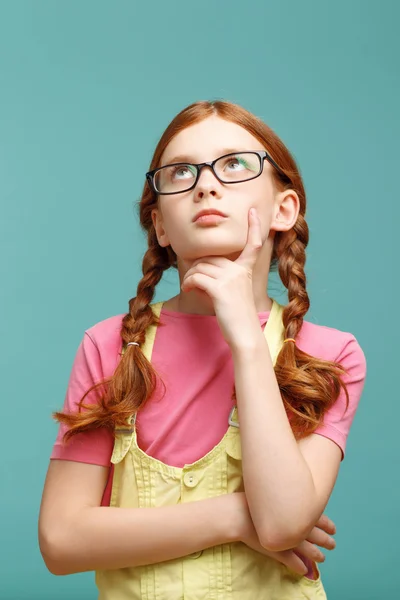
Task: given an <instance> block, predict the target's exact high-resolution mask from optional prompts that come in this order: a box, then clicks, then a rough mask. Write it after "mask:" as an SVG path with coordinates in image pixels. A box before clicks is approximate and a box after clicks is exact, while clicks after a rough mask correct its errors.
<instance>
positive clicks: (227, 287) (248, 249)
mask: <svg viewBox="0 0 400 600" xmlns="http://www.w3.org/2000/svg"><path fill="white" fill-rule="evenodd" d="M252 211H254V213H252ZM248 225H249V228H248V234H247V242H246V245H245V247H244V249H243V251H242V253H241V254H240V256H239V257H238V258H237V259H236V260H235V261H232V260H229V259H228V258H226V257H224V256H205V257H203V258H200V259H198V260H196V261H194V263H193V264H192V265H191V267H190V269H188V271H187V272H186V274H185V276H184V278H183V280H182V284H181V289H182V291H183V292H188V291H191V290H193V289H196V291H198V292H199V293H200V294H203V293H205V294H207V295H208V296H209V298H210V299H211V301H212V303H213V306H214V311H215V315H216V317H217V320H218V323H219V326H220V328H221V331H222V334H223V336H224V338H225V340H226V342H227V343H228V344H230V345H232V344H237V343H239V342H240V341H241V340H243V335H244V332H246V335H248V336H254V335H259V334H260V331H261V328H260V323H259V319H258V315H257V310H256V307H255V304H254V296H253V284H252V274H253V268H254V265H255V263H256V260H257V258H258V255H259V252H260V248H261V247H262V238H261V225H260V220H259V218H258V216H257V212H256V209H250V211H249V215H248Z"/></svg>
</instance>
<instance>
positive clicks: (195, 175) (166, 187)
mask: <svg viewBox="0 0 400 600" xmlns="http://www.w3.org/2000/svg"><path fill="white" fill-rule="evenodd" d="M264 159H267V160H268V162H269V163H270V164H271V165H272V166H273V167H274V168H275V169H276V170H277V171H278V172H279V173H280V174H281V175H283V176H284V177H285V179H287V180H289V178H288V176H287V175H286V174H285V173H284V172H283V171H282V169H281V168H280V167H279V166H278V165H277V164H276V162H275V161H274V159H273V158H272V157H271V156H270V155H269V154H268V152H266V151H265V150H260V151H256V152H235V153H232V154H224V156H220V157H219V158H216V159H215V160H212V161H209V162H203V163H198V164H192V163H183V162H180V163H173V164H171V165H165V166H164V167H159V168H158V169H154V170H153V171H149V172H148V173H146V179H147V181H148V183H149V185H150V187H151V188H152V190H153V191H154V192H155V193H156V194H180V193H181V192H187V191H189V190H191V189H193V188H194V187H195V185H196V183H197V182H198V180H199V177H200V172H201V169H203V168H204V167H205V166H207V167H210V168H211V169H212V171H213V173H214V175H215V177H216V178H217V179H218V181H220V182H221V183H241V182H242V181H249V180H250V179H255V178H256V177H259V176H260V175H261V173H262V171H263V167H264ZM289 181H290V180H289Z"/></svg>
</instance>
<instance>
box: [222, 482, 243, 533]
mask: <svg viewBox="0 0 400 600" xmlns="http://www.w3.org/2000/svg"><path fill="white" fill-rule="evenodd" d="M246 519H248V507H247V501H246V496H245V494H244V492H235V493H232V494H227V495H225V502H224V505H223V506H222V511H221V521H220V522H221V523H222V527H223V529H224V532H225V537H226V540H227V543H232V542H240V541H241V540H242V539H243V532H244V531H245V528H246Z"/></svg>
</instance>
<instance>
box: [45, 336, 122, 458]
mask: <svg viewBox="0 0 400 600" xmlns="http://www.w3.org/2000/svg"><path fill="white" fill-rule="evenodd" d="M103 379H104V376H103V372H102V367H101V358H100V353H99V350H98V348H97V346H96V344H95V343H94V342H93V340H92V338H91V337H90V335H89V334H88V333H87V332H85V334H84V337H83V339H82V341H81V343H80V344H79V347H78V350H77V352H76V354H75V358H74V362H73V365H72V369H71V373H70V377H69V382H68V387H67V391H66V395H65V400H64V407H63V412H67V413H71V412H77V411H78V404H79V402H80V400H81V399H82V397H83V395H84V394H85V392H86V391H87V390H88V389H89V388H90V387H91V386H92V385H93V384H94V383H98V382H99V381H101V380H103ZM96 398H97V395H96V394H95V393H94V392H93V393H90V394H88V396H87V397H86V398H85V401H84V402H87V403H94V402H95V401H96ZM67 429H68V427H67V425H65V424H64V423H61V424H60V425H59V429H58V434H57V438H56V441H55V444H54V446H53V450H52V453H51V456H50V458H52V459H53V458H56V459H64V460H73V461H78V462H85V463H90V464H95V465H100V466H106V467H109V466H110V459H111V454H112V449H113V436H112V433H111V431H109V430H108V429H105V428H99V429H95V430H93V431H89V432H84V433H79V434H77V435H76V436H74V437H73V438H72V439H71V440H70V441H68V442H67V443H64V442H63V439H62V438H63V435H64V433H65V432H66V431H67Z"/></svg>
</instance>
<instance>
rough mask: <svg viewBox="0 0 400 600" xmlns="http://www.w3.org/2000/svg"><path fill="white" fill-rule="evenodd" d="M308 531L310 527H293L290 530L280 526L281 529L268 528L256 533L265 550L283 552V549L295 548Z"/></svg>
mask: <svg viewBox="0 0 400 600" xmlns="http://www.w3.org/2000/svg"><path fill="white" fill-rule="evenodd" d="M311 529H312V527H311ZM309 532H310V527H308V528H299V527H293V528H292V529H291V530H288V529H287V528H283V527H282V528H281V529H275V530H271V529H269V530H264V531H261V532H257V533H258V539H259V542H260V544H261V546H262V547H263V548H265V550H267V551H268V552H283V551H284V550H291V549H292V548H296V546H298V545H299V544H301V542H303V541H304V540H305V539H306V538H307V536H308V534H309Z"/></svg>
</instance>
